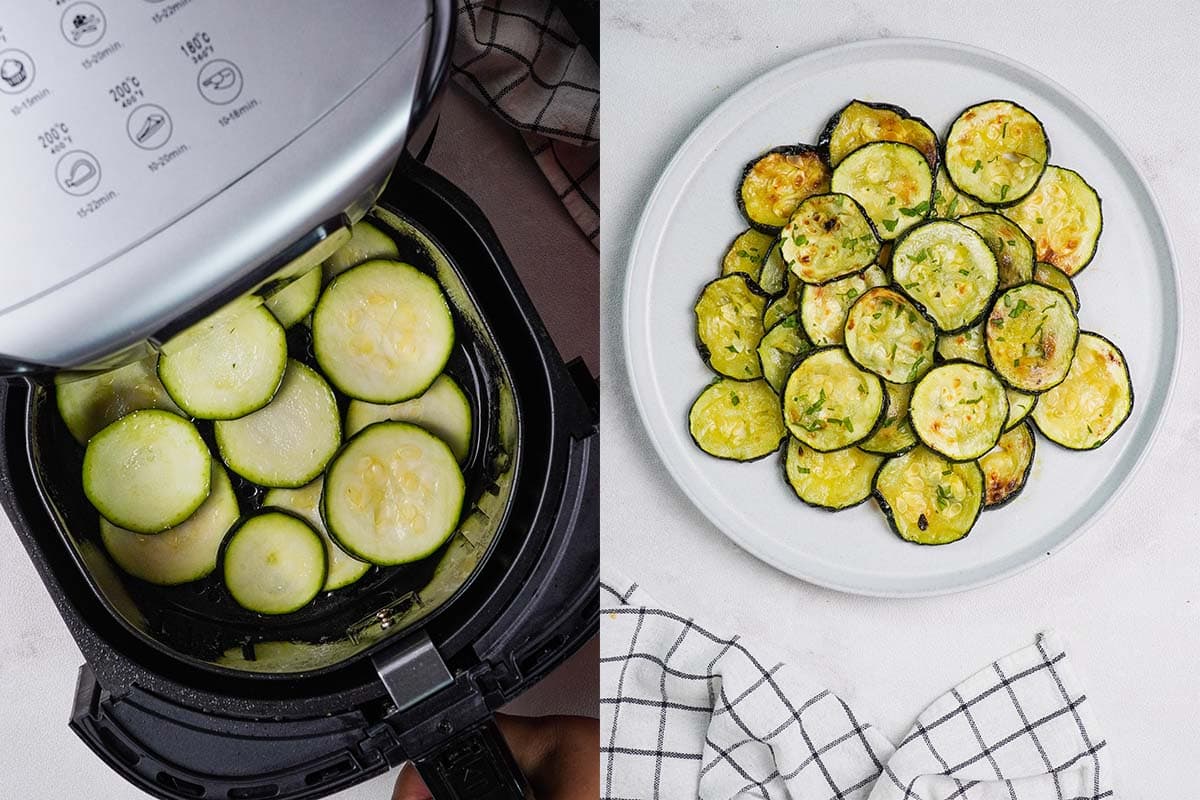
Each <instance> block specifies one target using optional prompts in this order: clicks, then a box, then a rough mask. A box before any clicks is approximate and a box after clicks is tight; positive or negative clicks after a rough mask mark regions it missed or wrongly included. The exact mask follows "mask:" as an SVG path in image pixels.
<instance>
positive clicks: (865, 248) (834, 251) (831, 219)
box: [779, 194, 879, 284]
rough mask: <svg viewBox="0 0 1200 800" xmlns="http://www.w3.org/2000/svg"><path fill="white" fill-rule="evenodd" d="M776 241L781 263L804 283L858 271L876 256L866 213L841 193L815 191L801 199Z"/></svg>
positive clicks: (876, 251)
mask: <svg viewBox="0 0 1200 800" xmlns="http://www.w3.org/2000/svg"><path fill="white" fill-rule="evenodd" d="M779 241H780V252H781V253H782V255H783V261H784V263H785V264H787V266H788V268H789V269H790V270H791V271H792V274H793V275H795V276H796V277H798V278H799V279H800V280H802V281H804V282H805V283H813V284H821V283H828V282H829V281H832V280H835V279H837V278H841V277H843V276H845V275H852V274H854V273H856V272H862V271H863V270H864V269H866V268H867V267H868V266H870V265H871V264H873V263H875V259H876V258H878V257H879V240H878V239H876V238H875V233H874V232H873V231H872V230H871V223H870V221H869V220H867V215H866V214H865V213H864V212H863V210H862V207H860V206H859V205H858V203H856V202H854V199H853V198H851V197H847V196H846V195H844V194H818V195H813V196H812V197H810V198H808V199H807V200H805V201H804V202H802V203H801V204H800V205H799V206H798V207H797V208H796V213H795V214H792V218H791V219H790V220H788V224H787V225H785V226H784V228H783V231H782V233H780V235H779Z"/></svg>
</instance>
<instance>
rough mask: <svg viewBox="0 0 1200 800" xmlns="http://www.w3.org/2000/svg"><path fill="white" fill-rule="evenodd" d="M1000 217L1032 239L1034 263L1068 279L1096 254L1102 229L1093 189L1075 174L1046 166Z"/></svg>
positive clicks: (1097, 199) (1098, 197)
mask: <svg viewBox="0 0 1200 800" xmlns="http://www.w3.org/2000/svg"><path fill="white" fill-rule="evenodd" d="M1004 214H1005V216H1007V217H1008V218H1009V219H1011V220H1012V221H1013V222H1015V223H1017V224H1018V225H1020V226H1021V229H1022V230H1023V231H1025V232H1026V233H1027V234H1029V238H1030V239H1033V244H1034V247H1036V248H1037V258H1038V261H1045V262H1047V263H1050V264H1053V265H1054V266H1056V267H1058V268H1059V269H1061V270H1062V271H1063V272H1065V273H1067V275H1069V276H1071V277H1072V278H1073V277H1075V276H1076V275H1078V274H1079V271H1080V270H1082V269H1083V268H1084V267H1086V266H1087V265H1088V264H1089V263H1090V262H1091V260H1092V257H1093V256H1095V255H1096V243H1097V242H1099V241H1100V229H1101V228H1103V227H1104V215H1103V214H1102V213H1101V211H1100V195H1098V194H1096V190H1095V189H1093V188H1092V187H1091V186H1089V185H1088V183H1087V181H1085V180H1084V179H1083V178H1081V177H1080V176H1079V173H1078V172H1074V171H1072V170H1069V169H1067V168H1066V167H1056V166H1054V165H1051V166H1049V167H1046V174H1044V175H1042V179H1041V180H1040V181H1038V184H1037V186H1036V187H1035V188H1034V190H1033V191H1032V192H1030V193H1029V196H1028V197H1026V198H1025V199H1024V200H1022V201H1021V202H1020V203H1018V204H1017V205H1015V206H1013V207H1012V208H1010V209H1006V210H1005V212H1004Z"/></svg>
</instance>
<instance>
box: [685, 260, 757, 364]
mask: <svg viewBox="0 0 1200 800" xmlns="http://www.w3.org/2000/svg"><path fill="white" fill-rule="evenodd" d="M766 305H767V297H766V295H764V294H762V293H761V292H760V291H758V290H757V289H756V287H755V286H754V285H753V284H751V283H750V280H749V279H748V278H747V277H746V276H745V275H738V274H734V275H726V276H725V277H723V278H717V279H716V280H714V281H711V282H710V283H709V284H708V285H707V286H705V287H704V290H703V291H701V292H700V299H698V300H697V301H696V306H695V311H696V340H697V347H698V348H699V349H700V356H701V357H702V358H703V359H704V360H705V362H706V363H707V364H708V365H709V366H710V367H712V369H713V371H714V372H719V373H721V374H722V375H725V376H726V377H730V378H734V379H735V380H742V381H749V380H755V379H756V378H761V377H762V367H761V366H760V365H759V363H758V343H759V342H760V341H761V340H762V337H763V333H765V331H764V330H763V311H764V310H765V309H766Z"/></svg>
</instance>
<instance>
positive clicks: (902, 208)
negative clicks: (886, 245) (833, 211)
mask: <svg viewBox="0 0 1200 800" xmlns="http://www.w3.org/2000/svg"><path fill="white" fill-rule="evenodd" d="M875 158H886V159H888V160H889V161H891V162H892V163H893V165H894V166H895V165H898V164H899V162H901V161H903V162H905V164H906V166H907V167H908V168H909V170H910V173H911V174H909V175H908V177H909V178H911V180H912V188H911V190H909V191H908V193H907V194H906V195H904V196H901V195H899V194H895V192H896V189H897V181H896V180H894V179H893V180H892V181H891V182H890V183H888V184H882V185H879V184H874V183H870V182H867V183H866V184H863V183H862V182H861V181H860V180H859V179H860V178H861V177H862V174H863V170H864V169H865V168H866V167H867V166H868V164H869V163H870V161H871V159H875ZM900 185H901V186H907V184H906V183H905V184H900ZM829 187H830V190H831V191H833V192H834V193H837V194H846V195H849V196H850V197H853V198H854V200H855V201H856V202H857V203H858V204H859V205H860V206H862V208H863V210H864V211H865V212H866V214H867V219H868V220H870V222H871V225H872V226H873V227H874V228H875V236H876V237H877V238H879V239H880V240H882V241H889V240H892V239H897V238H899V237H901V236H903V235H904V232H905V231H907V230H909V229H910V228H912V227H913V226H914V225H918V224H920V223H921V222H922V221H923V220H925V219H926V218H927V217H928V216H929V210H930V208H931V207H932V206H933V172H931V171H930V169H929V162H928V161H926V160H925V156H923V155H922V154H921V151H920V150H918V149H917V148H915V147H913V146H912V145H909V144H904V143H903V142H869V143H867V144H864V145H863V146H862V147H860V148H858V149H857V150H855V151H854V152H852V153H850V154H849V155H847V156H846V157H845V158H844V159H842V162H841V163H840V164H838V166H837V169H835V170H834V171H833V177H832V178H831V179H830V182H829ZM885 195H886V196H887V197H888V199H887V200H885V199H884V196H885Z"/></svg>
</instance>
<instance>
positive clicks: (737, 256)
mask: <svg viewBox="0 0 1200 800" xmlns="http://www.w3.org/2000/svg"><path fill="white" fill-rule="evenodd" d="M774 243H775V237H774V236H771V235H770V234H767V233H763V232H762V231H756V230H755V229H754V228H747V229H746V230H744V231H742V232H741V233H739V234H738V235H737V238H736V239H734V240H733V244H731V245H729V250H728V251H726V253H725V258H723V259H721V274H722V275H732V274H733V273H735V272H741V273H743V274H745V275H749V276H750V280H752V281H755V282H757V281H758V276H759V273H760V272H762V266H763V262H764V261H766V259H767V253H769V252H770V251H771V246H772V245H773V244H774Z"/></svg>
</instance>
